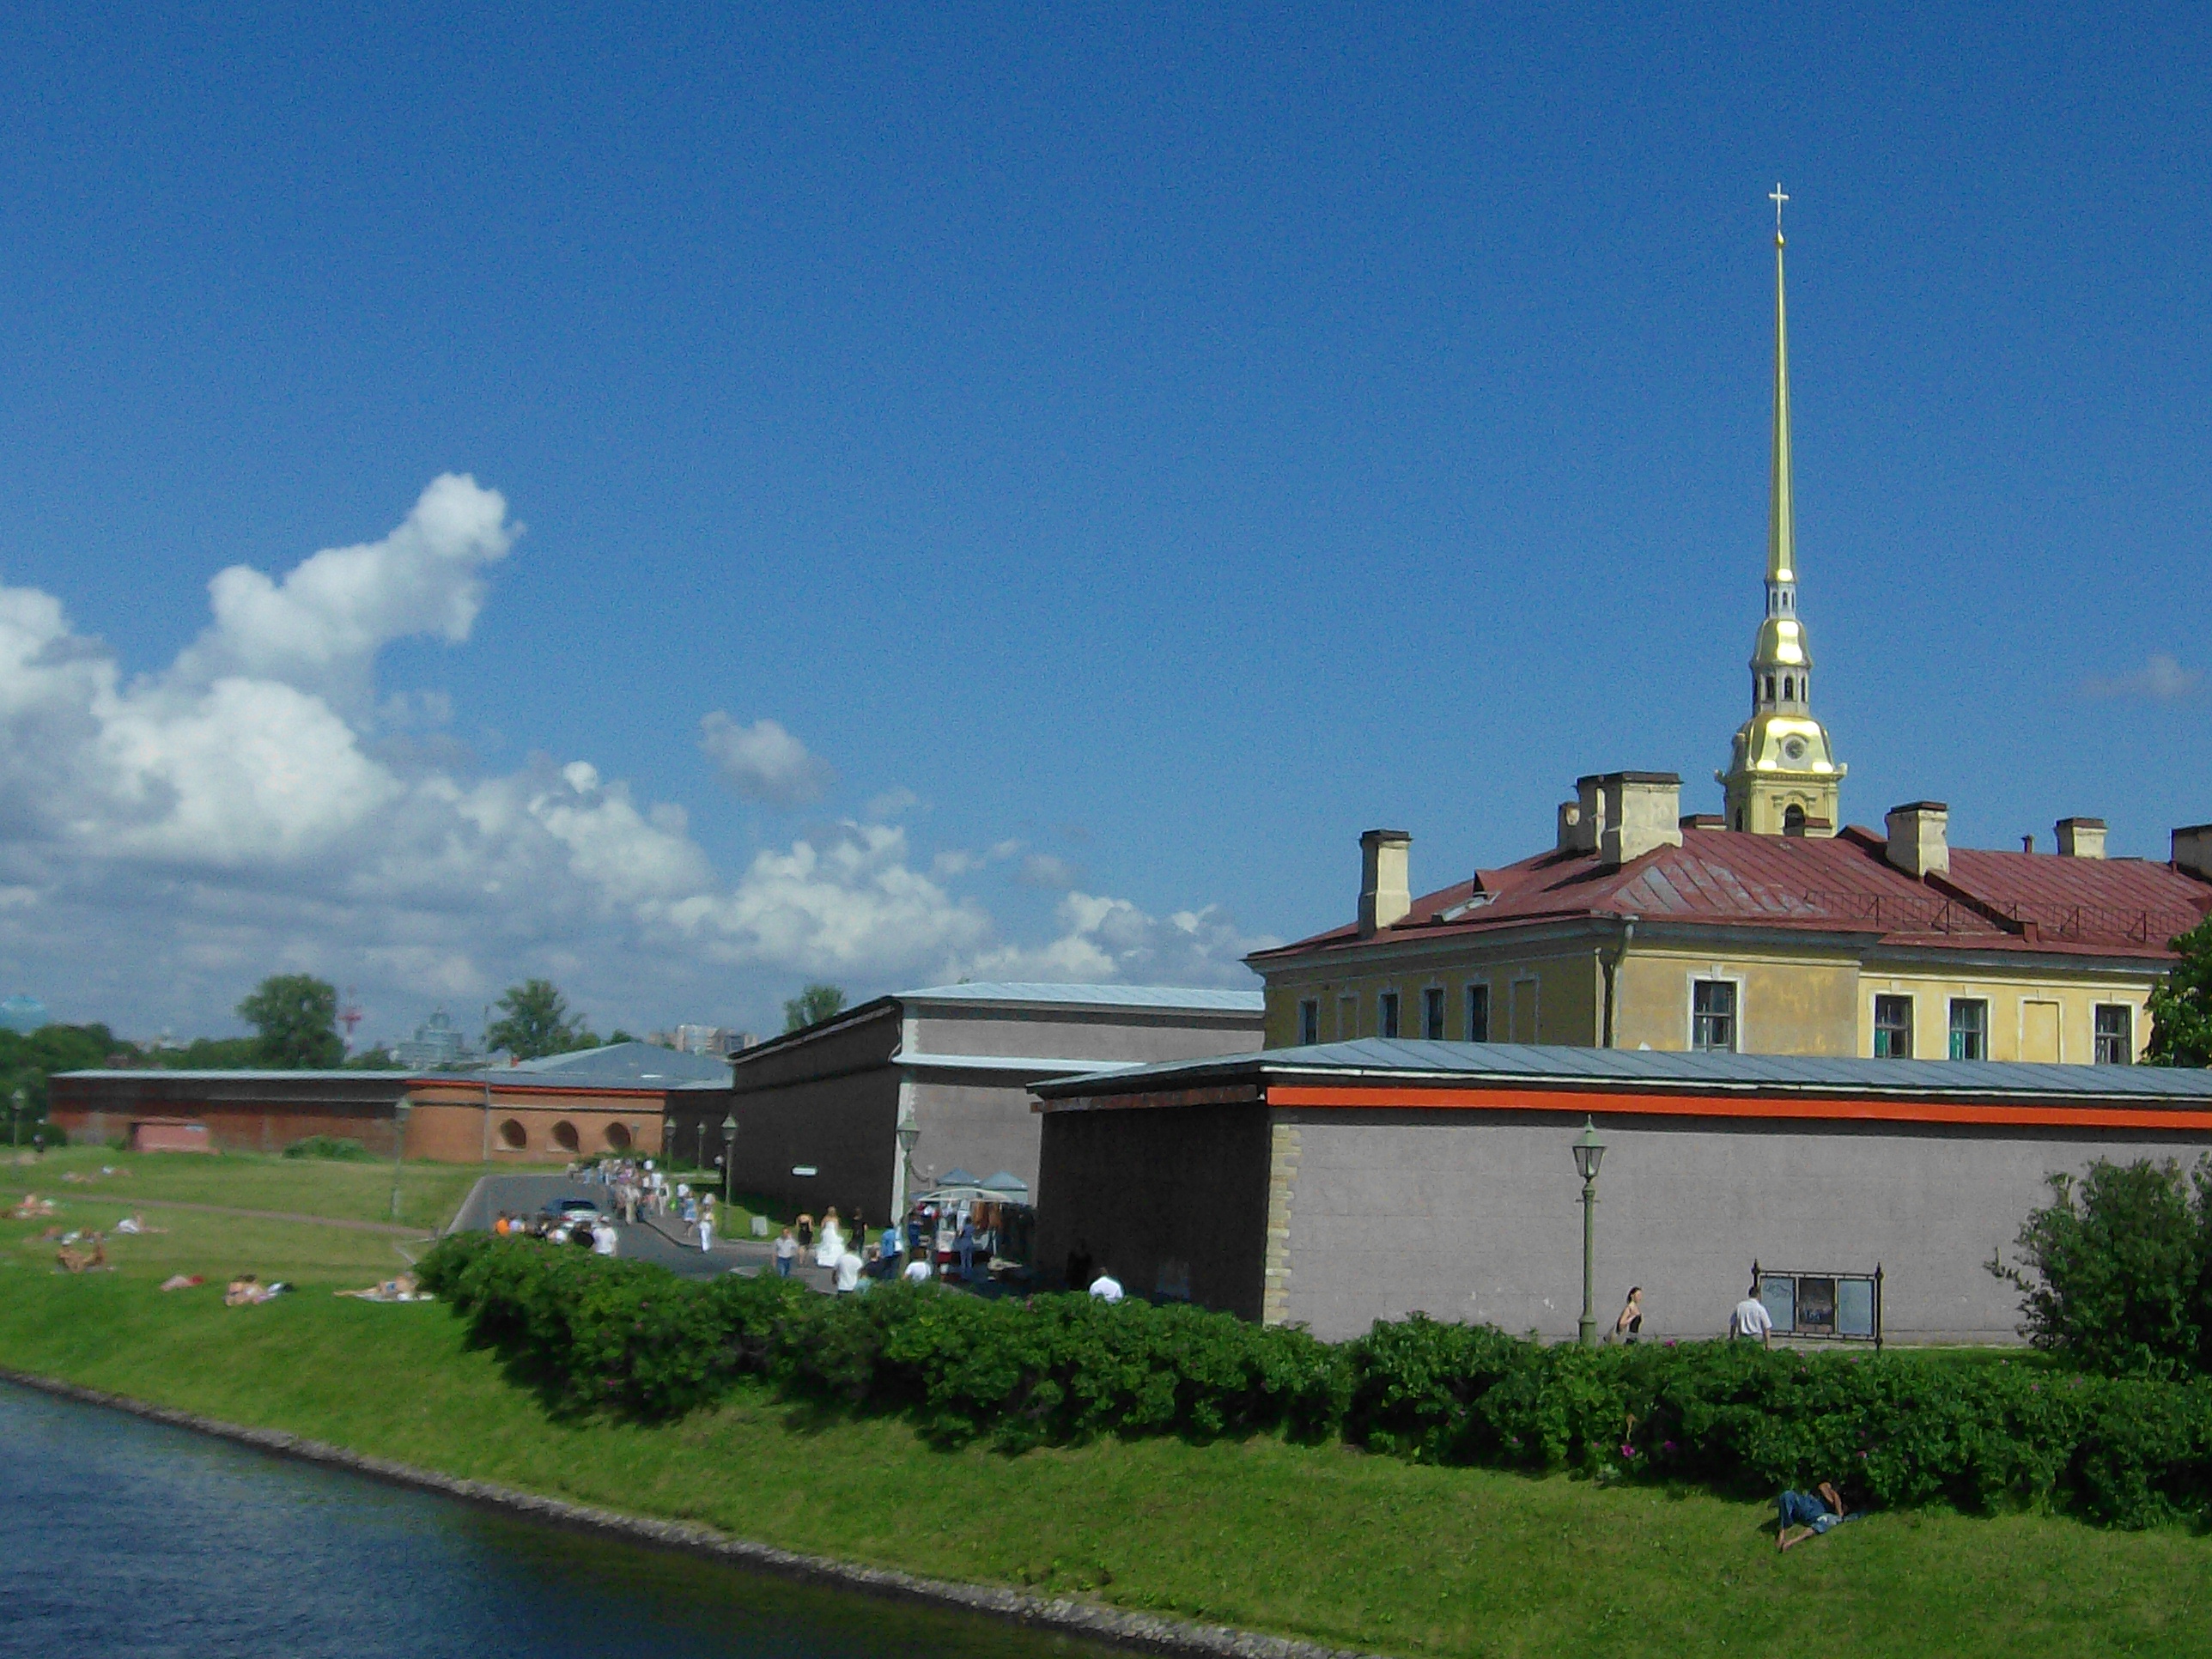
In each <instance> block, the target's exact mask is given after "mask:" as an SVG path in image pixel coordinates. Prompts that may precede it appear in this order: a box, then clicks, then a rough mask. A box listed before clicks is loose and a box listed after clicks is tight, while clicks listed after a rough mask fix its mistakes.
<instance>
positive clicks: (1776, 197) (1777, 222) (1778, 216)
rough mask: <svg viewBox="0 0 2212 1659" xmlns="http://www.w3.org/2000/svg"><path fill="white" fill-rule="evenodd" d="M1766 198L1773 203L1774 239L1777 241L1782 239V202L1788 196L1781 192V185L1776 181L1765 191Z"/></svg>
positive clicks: (1786, 199) (1787, 198)
mask: <svg viewBox="0 0 2212 1659" xmlns="http://www.w3.org/2000/svg"><path fill="white" fill-rule="evenodd" d="M1766 199H1767V200H1768V201H1770V202H1771V203H1773V204H1774V240H1776V241H1780V240H1782V204H1784V202H1786V201H1788V200H1789V199H1790V198H1789V197H1787V196H1784V194H1783V193H1782V186H1781V185H1780V184H1777V185H1775V186H1774V188H1773V189H1772V190H1770V191H1767V192H1766Z"/></svg>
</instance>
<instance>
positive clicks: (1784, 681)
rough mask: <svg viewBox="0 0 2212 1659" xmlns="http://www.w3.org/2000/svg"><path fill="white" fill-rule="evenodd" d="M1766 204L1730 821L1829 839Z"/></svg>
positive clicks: (1782, 334) (1824, 741) (1777, 234)
mask: <svg viewBox="0 0 2212 1659" xmlns="http://www.w3.org/2000/svg"><path fill="white" fill-rule="evenodd" d="M1767 199H1768V200H1769V201H1771V202H1772V203H1773V204H1774V459H1773V469H1772V472H1771V477H1770V479H1769V488H1770V492H1771V493H1770V495H1769V496H1768V502H1767V520H1766V619H1765V621H1764V622H1763V623H1760V624H1759V636H1758V638H1757V640H1756V641H1754V642H1753V646H1752V652H1751V662H1750V665H1749V666H1750V668H1751V718H1750V719H1749V720H1746V721H1745V722H1744V723H1743V725H1742V726H1741V727H1740V728H1738V730H1737V732H1736V734H1735V748H1734V750H1733V752H1732V754H1731V755H1730V757H1729V769H1728V770H1727V771H1725V772H1717V773H1715V774H1714V776H1715V778H1716V779H1717V780H1718V781H1719V782H1720V784H1721V786H1722V787H1723V791H1724V792H1725V794H1726V804H1727V811H1728V818H1727V823H1728V827H1729V829H1742V830H1747V831H1749V832H1751V833H1753V834H1756V835H1769V836H1776V835H1783V836H1786V835H1801V836H1832V835H1833V834H1834V833H1835V829H1836V813H1837V793H1838V785H1839V784H1840V783H1841V782H1842V781H1843V777H1844V768H1843V767H1842V766H1841V765H1840V764H1838V763H1837V761H1836V758H1835V756H1834V754H1833V753H1832V751H1831V750H1830V748H1829V746H1828V733H1827V729H1826V727H1825V726H1822V725H1821V724H1820V721H1819V720H1815V719H1814V718H1813V650H1812V643H1811V641H1809V640H1808V638H1807V637H1806V634H1805V625H1804V623H1802V622H1801V621H1800V620H1799V619H1798V616H1797V524H1796V513H1795V512H1794V511H1793V510H1792V504H1791V501H1790V327H1789V319H1788V316H1787V313H1786V312H1785V311H1784V306H1783V282H1782V204H1784V202H1786V201H1788V200H1789V199H1790V198H1789V197H1787V196H1786V195H1784V193H1783V191H1782V186H1781V185H1775V187H1774V188H1773V189H1772V190H1771V191H1769V192H1768V193H1767Z"/></svg>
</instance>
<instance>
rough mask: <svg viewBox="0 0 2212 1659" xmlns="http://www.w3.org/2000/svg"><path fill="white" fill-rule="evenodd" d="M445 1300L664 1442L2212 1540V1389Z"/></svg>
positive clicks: (484, 1332)
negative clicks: (729, 1418)
mask: <svg viewBox="0 0 2212 1659" xmlns="http://www.w3.org/2000/svg"><path fill="white" fill-rule="evenodd" d="M422 1272H423V1274H424V1277H425V1279H426V1281H427V1282H428V1285H430V1287H431V1288H432V1289H434V1290H435V1291H437V1292H438V1293H439V1294H441V1296H444V1297H447V1299H449V1300H450V1301H452V1302H453V1303H454V1304H456V1305H457V1306H458V1307H459V1310H461V1311H462V1312H463V1313H464V1314H465V1316H467V1317H468V1318H469V1319H470V1320H471V1322H472V1324H473V1326H474V1328H475V1329H476V1331H477V1333H478V1334H479V1335H481V1336H482V1337H483V1339H485V1340H489V1341H492V1342H495V1343H496V1344H498V1345H499V1346H501V1347H502V1348H503V1349H504V1350H505V1351H506V1352H507V1353H508V1354H509V1355H510V1356H511V1357H512V1358H513V1359H514V1360H515V1361H516V1362H517V1363H518V1364H519V1365H520V1366H522V1367H524V1368H526V1369H527V1370H529V1371H530V1372H531V1373H532V1374H533V1375H534V1376H536V1377H537V1378H538V1380H540V1381H541V1382H542V1383H544V1385H545V1386H547V1387H548V1388H550V1389H552V1390H553V1391H554V1392H556V1394H557V1395H560V1396H561V1397H562V1398H563V1399H565V1400H567V1401H569V1402H570V1403H571V1404H573V1405H574V1406H577V1407H614V1408H616V1409H618V1410H621V1411H624V1412H628V1413H634V1414H635V1415H638V1416H641V1417H647V1418H665V1417H672V1416H677V1415H680V1414H682V1413H684V1412H687V1411H690V1410H691V1409H693V1408H694V1407H698V1406H701V1405H704V1404H707V1403H709V1402H711V1401H714V1400H715V1399H717V1398H719V1397H720V1396H721V1395H723V1394H725V1393H726V1391H727V1390H728V1389H730V1388H732V1386H733V1385H734V1384H735V1383H737V1382H738V1379H739V1378H741V1377H744V1376H760V1377H764V1378H766V1379H768V1380H769V1382H771V1383H774V1384H775V1386H777V1387H778V1388H779V1389H781V1390H782V1391H783V1392H784V1393H785V1394H786V1395H787V1396H788V1397H791V1398H793V1399H799V1400H813V1401H823V1402H827V1403H833V1404H838V1405H842V1406H846V1407H855V1408H860V1409H864V1410H872V1411H889V1412H897V1413H903V1414H905V1415H907V1416H908V1417H909V1418H910V1419H912V1420H914V1421H915V1423H916V1424H917V1425H919V1426H920V1427H921V1429H922V1431H924V1432H925V1433H927V1434H928V1435H929V1436H931V1437H933V1438H934V1439H936V1440H938V1441H939V1442H941V1443H962V1442H965V1441H969V1440H975V1439H979V1438H980V1439H986V1440H987V1441H989V1442H991V1443H994V1444H996V1445H998V1446H1000V1447H1003V1448H1005V1449H1008V1450H1019V1449H1025V1448H1028V1447H1031V1446H1037V1445H1046V1444H1058V1443H1067V1442H1071V1441H1077V1440H1081V1439H1083V1438H1085V1437H1093V1436H1097V1435H1100V1434H1108V1433H1113V1434H1127V1435H1138V1434H1178V1435H1183V1436H1187V1437H1194V1438H1201V1439H1202V1438H1211V1437H1218V1436H1224V1435H1239V1434H1246V1433H1252V1432H1261V1431H1267V1432H1274V1431H1281V1432H1285V1433H1287V1434H1289V1435H1291V1436H1292V1437H1296V1438H1299V1439H1305V1440H1319V1439H1324V1438H1329V1437H1340V1438H1342V1439H1343V1440H1344V1441H1346V1442H1347V1443H1351V1444H1353V1445H1357V1446H1360V1447H1364V1448H1365V1449H1370V1450H1372V1451H1376V1452H1379V1453H1386V1454H1391V1455H1400V1456H1405V1457H1410V1458H1413V1459H1417V1460H1419V1461H1423V1462H1438V1463H1452V1464H1482V1465H1488V1466H1492V1467H1498V1468H1526V1469H1531V1470H1542V1469H1568V1470H1573V1471H1576V1472H1578V1473H1582V1474H1589V1475H1595V1476H1599V1477H1601V1478H1605V1479H1613V1480H1683V1481H1692V1482H1695V1483H1697V1484H1699V1485H1703V1486H1712V1487H1715V1488H1717V1489H1720V1490H1723V1491H1731V1492H1742V1493H1747V1494H1749V1493H1770V1492H1774V1491H1775V1490H1777V1489H1778V1488H1780V1487H1783V1486H1801V1487H1802V1486H1810V1485H1811V1484H1813V1483H1814V1482H1815V1481H1819V1480H1835V1481H1837V1482H1838V1484H1839V1485H1840V1486H1842V1487H1843V1488H1844V1492H1846V1494H1847V1495H1849V1496H1850V1497H1851V1498H1854V1500H1855V1501H1857V1502H1859V1503H1863V1504H1875V1505H1897V1506H1903V1505H1913V1504H1927V1503H1930V1502H1948V1503H1951V1504H1956V1505H1958V1506H1959V1507H1961V1508H1965V1509H1972V1510H1990V1509H1996V1508H2000V1507H2006V1506H2011V1505H2017V1504H2042V1505H2047V1506H2049V1507H2051V1508H2053V1509H2056V1510H2063V1511H2067V1512H2070V1513H2074V1514H2077V1515H2081V1516H2085V1517H2087V1518H2089V1519H2092V1520H2095V1521H2099V1522H2106V1523H2108V1524H2112V1525H2118V1526H2124V1527H2141V1526H2146V1525H2149V1524H2152V1523H2154V1522H2159V1521H2161V1520H2166V1519H2171V1518H2176V1517H2179V1518H2185V1519H2188V1520H2191V1521H2193V1522H2197V1523H2200V1524H2202V1523H2205V1522H2212V1386H2208V1385H2207V1384H2205V1383H2168V1382H2155V1381H2144V1380H2133V1381H2130V1380H2116V1379H2110V1378H2103V1377H2092V1376H2075V1375H2070V1374H2069V1373H2066V1372H2063V1371H2061V1370H2056V1369H2054V1368H2052V1367H2051V1366H2049V1365H2046V1364H2040V1363H2036V1362H2033V1361H2029V1360H2027V1359H2025V1358H2023V1359H2021V1360H2019V1361H2011V1360H2003V1359H1999V1360H1991V1361H1989V1362H1987V1363H1972V1364H1960V1363H1957V1362H1955V1361H1952V1362H1947V1361H1943V1360H1938V1359H1931V1358H1921V1357H1917V1356H1913V1355H1909V1354H1899V1353H1888V1354H1880V1355H1876V1354H1870V1353H1863V1352H1862V1353H1856V1354H1844V1353H1821V1354H1813V1355H1808V1354H1802V1353H1796V1352H1788V1351H1784V1350H1774V1351H1771V1352H1770V1351H1768V1350H1765V1349H1761V1348H1756V1347H1753V1346H1748V1345H1744V1344H1729V1343H1718V1342H1699V1343H1685V1344H1681V1345H1680V1346H1674V1345H1668V1344H1656V1345H1646V1346H1641V1347H1635V1348H1626V1347H1607V1348H1597V1349H1584V1348H1578V1347H1572V1346H1547V1345H1545V1344H1543V1343H1541V1342H1537V1341H1534V1340H1525V1339H1521V1338H1516V1337H1511V1336H1508V1335H1506V1334H1504V1333H1503V1332H1501V1331H1498V1330H1496V1329H1494V1328H1489V1327H1485V1326H1468V1325H1449V1324H1443V1323H1440V1322H1437V1321H1434V1320H1430V1319H1426V1318H1424V1317H1420V1316H1415V1317H1413V1318H1412V1319H1408V1320H1404V1321H1401V1322H1395V1323H1388V1324H1386V1323H1377V1324H1376V1326H1375V1328H1373V1329H1372V1330H1371V1331H1370V1332H1369V1334H1367V1335H1365V1336H1364V1337H1360V1338H1358V1339H1357V1340H1353V1341H1350V1342H1345V1343H1334V1344H1332V1343H1324V1342H1321V1341H1318V1340H1316V1339H1314V1338H1313V1337H1311V1336H1310V1335H1308V1334H1306V1333H1305V1332H1304V1331H1302V1330H1296V1329H1281V1328H1264V1327H1261V1326H1256V1325H1252V1324H1249V1323H1247V1322H1244V1321H1243V1320H1239V1319H1237V1318H1234V1317H1232V1316H1229V1315H1226V1314H1214V1313H1207V1312H1204V1311H1201V1310H1197V1309H1193V1308H1188V1307H1152V1306H1149V1305H1147V1304H1143V1303H1137V1302H1124V1303H1122V1304H1119V1305H1116V1306H1112V1307H1109V1306H1107V1305H1106V1304H1103V1303H1098V1302H1095V1301H1093V1300H1092V1299H1091V1298H1090V1297H1085V1296H1039V1297H1030V1298H1029V1299H1028V1300H1026V1301H995V1302H985V1301H981V1300H979V1299H977V1298H975V1297H965V1296H958V1295H953V1294H949V1293H946V1292H945V1291H939V1290H938V1289H936V1288H935V1287H933V1286H928V1285H921V1286H911V1285H882V1286H879V1287H878V1288H877V1289H875V1290H873V1291H871V1292H870V1293H869V1294H868V1295H866V1296H862V1297H836V1298H833V1297H824V1296H821V1295H818V1294H817V1293H815V1292H813V1291H809V1290H807V1289H805V1287H804V1286H802V1285H798V1284H796V1283H794V1282H793V1281H790V1280H786V1279H777V1278H775V1277H774V1276H772V1275H766V1274H764V1275H763V1276H761V1277H760V1278H757V1279H744V1278H739V1277H737V1276H735V1275H725V1276H723V1277H721V1278H718V1279H709V1280H704V1281H697V1280H686V1279H678V1278H677V1277H676V1276H675V1275H673V1274H671V1273H668V1272H666V1271H665V1269H662V1268H659V1267H652V1266H648V1265H647V1264H644V1263H641V1262H632V1261H610V1260H606V1259H604V1258H599V1257H593V1256H590V1255H583V1254H580V1253H576V1252H570V1251H565V1250H549V1249H545V1248H544V1246H542V1245H540V1244H537V1243H531V1242H525V1241H515V1240H501V1239H494V1238H491V1237H489V1236H486V1235H483V1234H473V1235H460V1236H456V1237H453V1238H450V1239H447V1241H446V1242H445V1243H441V1244H440V1245H439V1246H438V1247H437V1249H435V1250H434V1251H433V1252H432V1253H431V1254H430V1255H429V1256H428V1257H427V1258H425V1260H424V1261H423V1264H422Z"/></svg>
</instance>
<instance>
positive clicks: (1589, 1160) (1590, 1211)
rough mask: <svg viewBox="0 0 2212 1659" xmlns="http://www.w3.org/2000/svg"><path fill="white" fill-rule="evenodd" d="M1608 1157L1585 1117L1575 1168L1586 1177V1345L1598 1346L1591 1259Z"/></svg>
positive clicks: (1584, 1209)
mask: <svg viewBox="0 0 2212 1659" xmlns="http://www.w3.org/2000/svg"><path fill="white" fill-rule="evenodd" d="M1604 1160H1605V1143H1604V1142H1603V1141H1602V1140H1600V1139H1598V1138H1597V1125H1596V1123H1595V1122H1594V1121H1592V1120H1590V1119H1589V1118H1587V1117H1586V1118H1584V1119H1583V1132H1582V1133H1581V1134H1579V1135H1577V1136H1576V1137H1575V1170H1576V1171H1577V1173H1578V1174H1579V1175H1580V1176H1582V1178H1583V1322H1582V1342H1583V1346H1584V1347H1585V1348H1594V1347H1595V1346H1597V1310H1596V1309H1595V1307H1594V1306H1593V1305H1592V1300H1593V1297H1594V1296H1595V1289H1596V1286H1595V1282H1594V1279H1593V1275H1592V1269H1591V1262H1592V1259H1593V1257H1594V1256H1595V1254H1596V1249H1597V1166H1598V1165H1599V1164H1601V1163H1602V1162H1604Z"/></svg>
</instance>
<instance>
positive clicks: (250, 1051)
mask: <svg viewBox="0 0 2212 1659" xmlns="http://www.w3.org/2000/svg"><path fill="white" fill-rule="evenodd" d="M146 1060H147V1063H148V1064H149V1065H154V1066H163V1067H166V1068H167V1069H168V1070H170V1071H173V1072H236V1071H243V1070H245V1069H246V1067H248V1066H256V1065H258V1064H260V1061H261V1039H260V1038H258V1037H194V1038H193V1039H192V1040H191V1042H188V1043H186V1044H185V1046H184V1047H183V1048H156V1049H155V1050H153V1051H152V1052H151V1053H150V1054H148V1055H147V1056H146Z"/></svg>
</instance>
